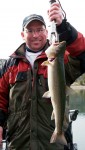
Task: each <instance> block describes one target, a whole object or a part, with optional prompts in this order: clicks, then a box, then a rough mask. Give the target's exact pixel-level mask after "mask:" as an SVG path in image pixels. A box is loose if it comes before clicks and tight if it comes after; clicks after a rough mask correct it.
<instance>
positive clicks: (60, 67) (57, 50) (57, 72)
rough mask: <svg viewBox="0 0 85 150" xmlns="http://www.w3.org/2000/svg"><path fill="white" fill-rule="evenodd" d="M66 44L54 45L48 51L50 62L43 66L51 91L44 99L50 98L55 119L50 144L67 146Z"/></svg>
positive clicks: (45, 94)
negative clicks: (65, 123) (65, 135)
mask: <svg viewBox="0 0 85 150" xmlns="http://www.w3.org/2000/svg"><path fill="white" fill-rule="evenodd" d="M65 49H66V42H65V41H63V42H60V43H59V42H58V43H54V44H52V45H51V46H50V47H49V48H48V49H47V50H46V51H45V53H46V55H47V58H48V60H47V61H45V62H43V63H42V65H46V66H48V87H49V91H47V92H45V93H44V95H43V97H47V98H48V97H50V98H51V103H52V106H53V112H52V116H51V119H53V118H54V119H55V130H54V132H53V134H52V137H51V139H50V143H54V142H56V141H58V142H59V143H61V144H64V145H67V142H66V139H65V137H64V133H63V121H64V114H65V102H66V82H65V70H64V53H65Z"/></svg>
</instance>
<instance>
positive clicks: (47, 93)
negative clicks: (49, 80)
mask: <svg viewBox="0 0 85 150" xmlns="http://www.w3.org/2000/svg"><path fill="white" fill-rule="evenodd" d="M43 97H44V98H50V97H51V96H50V92H49V91H47V92H45V93H44V94H43Z"/></svg>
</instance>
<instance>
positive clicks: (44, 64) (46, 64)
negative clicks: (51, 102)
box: [41, 60, 49, 66]
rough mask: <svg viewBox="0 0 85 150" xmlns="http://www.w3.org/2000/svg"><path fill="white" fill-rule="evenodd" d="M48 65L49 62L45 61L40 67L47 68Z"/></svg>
mask: <svg viewBox="0 0 85 150" xmlns="http://www.w3.org/2000/svg"><path fill="white" fill-rule="evenodd" d="M48 64H49V61H48V60H47V61H44V62H43V63H42V64H41V65H42V66H48Z"/></svg>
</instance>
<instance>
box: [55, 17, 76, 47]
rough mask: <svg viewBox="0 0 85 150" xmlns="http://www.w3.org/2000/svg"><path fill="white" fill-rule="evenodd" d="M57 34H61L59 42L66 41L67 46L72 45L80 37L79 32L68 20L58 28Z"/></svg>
mask: <svg viewBox="0 0 85 150" xmlns="http://www.w3.org/2000/svg"><path fill="white" fill-rule="evenodd" d="M57 32H58V34H59V41H60V42H61V41H66V45H69V44H71V43H72V42H73V41H75V40H76V38H77V36H78V32H77V30H76V29H75V28H74V27H73V26H72V25H71V24H70V23H68V22H67V21H66V19H64V20H63V21H62V23H61V24H60V25H59V26H57Z"/></svg>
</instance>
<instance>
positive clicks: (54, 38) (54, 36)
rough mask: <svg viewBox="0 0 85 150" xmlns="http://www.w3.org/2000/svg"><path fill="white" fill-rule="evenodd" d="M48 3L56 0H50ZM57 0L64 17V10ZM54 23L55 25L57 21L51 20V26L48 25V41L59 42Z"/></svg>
mask: <svg viewBox="0 0 85 150" xmlns="http://www.w3.org/2000/svg"><path fill="white" fill-rule="evenodd" d="M49 2H50V5H52V4H53V3H55V2H56V0H50V1H49ZM57 2H58V3H59V5H60V7H61V9H62V15H63V18H64V19H65V18H66V13H65V11H64V10H63V8H62V6H61V3H60V1H59V0H57ZM56 25H57V22H55V20H53V21H51V26H50V32H51V33H50V43H51V44H52V43H55V42H59V35H58V33H57V30H56Z"/></svg>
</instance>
